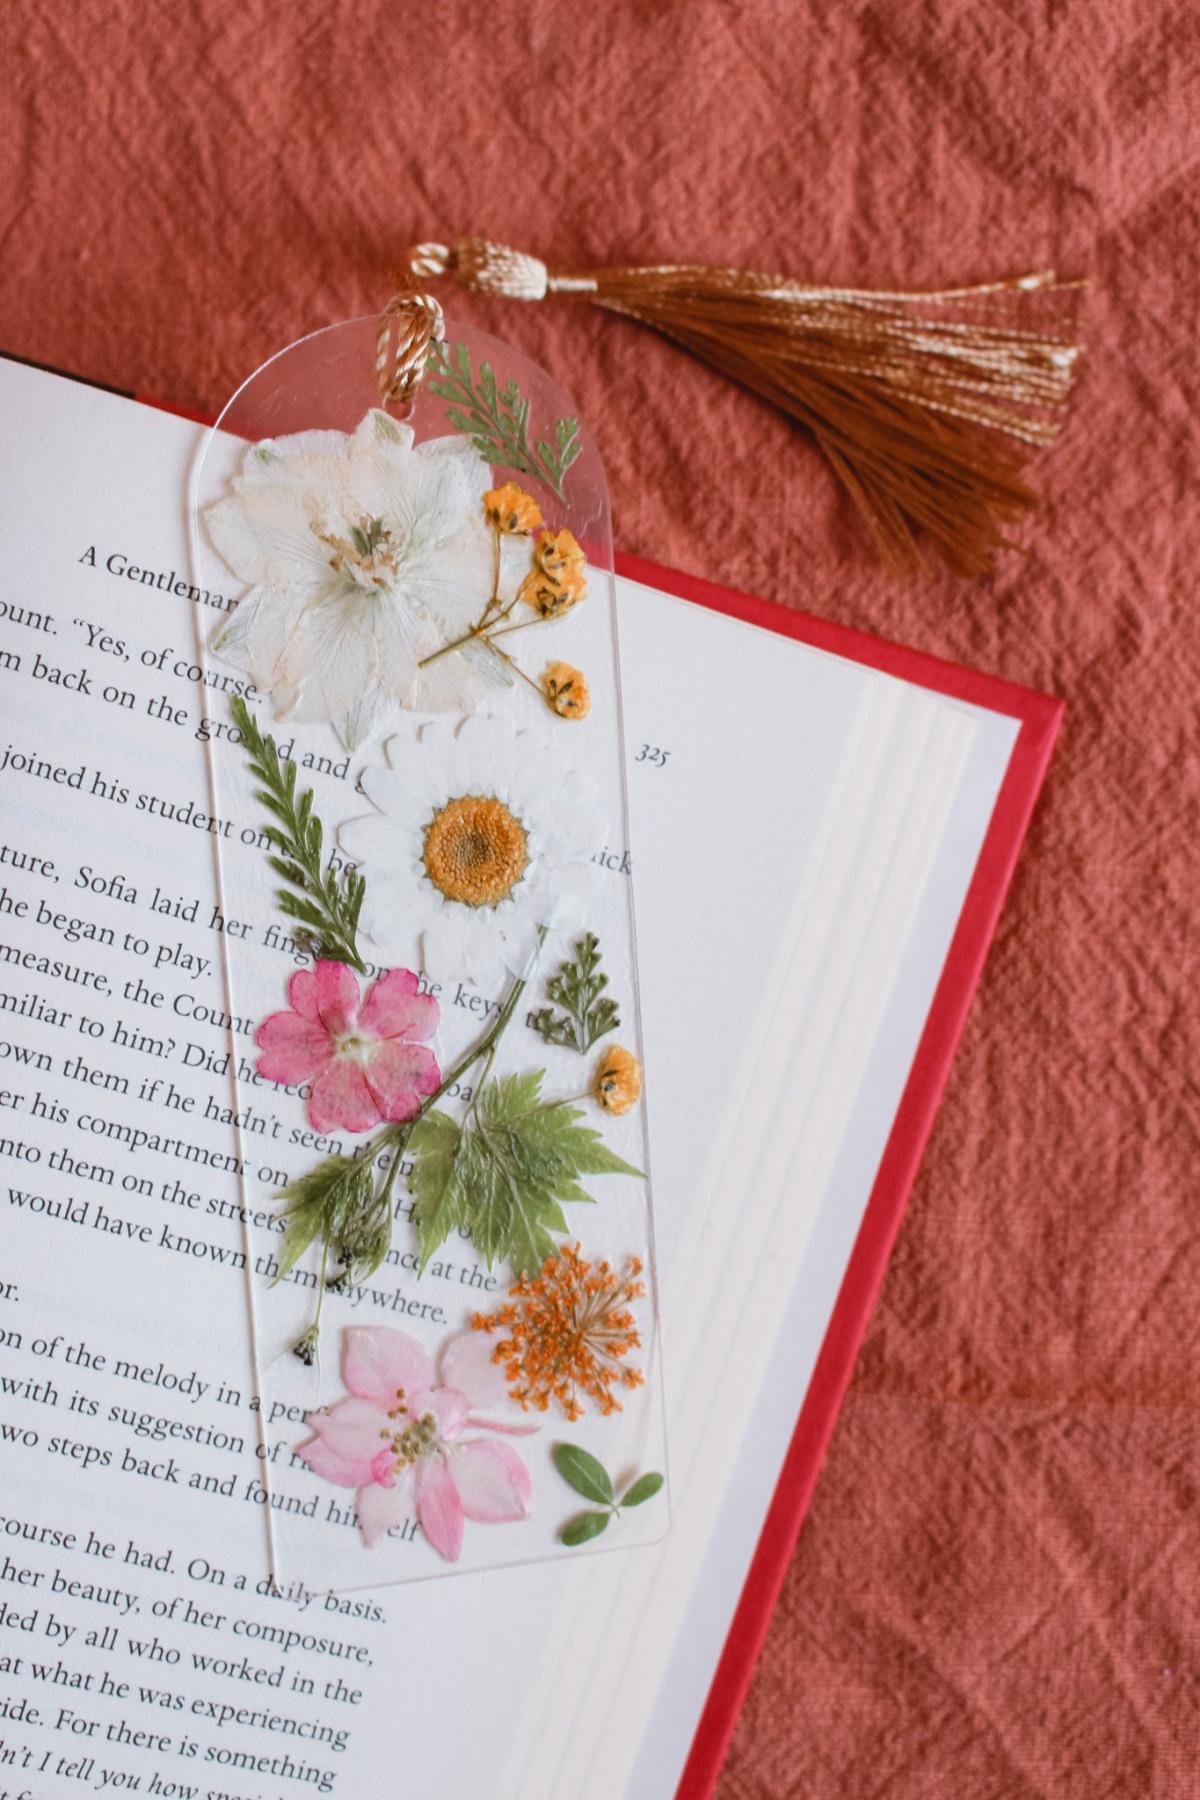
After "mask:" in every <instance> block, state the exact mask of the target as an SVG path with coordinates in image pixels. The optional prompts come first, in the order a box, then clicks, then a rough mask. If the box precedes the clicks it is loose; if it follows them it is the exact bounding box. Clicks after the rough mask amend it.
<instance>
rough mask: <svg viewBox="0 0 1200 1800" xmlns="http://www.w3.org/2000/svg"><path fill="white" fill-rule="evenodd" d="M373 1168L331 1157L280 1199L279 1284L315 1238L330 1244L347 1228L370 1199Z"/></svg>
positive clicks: (290, 1188)
mask: <svg viewBox="0 0 1200 1800" xmlns="http://www.w3.org/2000/svg"><path fill="white" fill-rule="evenodd" d="M371 1191H372V1182H371V1176H370V1169H369V1167H367V1166H365V1165H363V1164H361V1163H358V1162H356V1161H355V1159H354V1158H353V1157H350V1156H330V1157H327V1158H326V1160H325V1161H324V1162H323V1163H318V1164H317V1167H316V1168H315V1169H310V1170H309V1171H308V1173H307V1174H305V1175H301V1176H299V1177H298V1178H297V1179H296V1180H295V1181H293V1182H291V1183H290V1184H289V1185H288V1186H287V1187H285V1188H284V1189H283V1190H282V1191H281V1193H280V1194H279V1196H278V1198H279V1199H280V1200H281V1201H282V1202H283V1214H282V1216H283V1221H284V1230H283V1244H282V1246H281V1250H280V1258H279V1273H278V1274H277V1275H276V1277H275V1280H276V1281H282V1280H283V1278H284V1276H285V1275H287V1274H289V1273H290V1272H291V1270H292V1269H294V1268H295V1266H296V1264H297V1263H298V1262H299V1260H300V1258H301V1257H302V1256H303V1255H304V1252H305V1251H306V1250H307V1249H308V1247H309V1245H310V1244H311V1243H312V1241H313V1239H314V1238H317V1237H320V1238H321V1239H322V1240H323V1241H324V1242H326V1243H330V1242H332V1241H333V1240H334V1239H335V1238H336V1237H338V1236H339V1235H340V1234H341V1233H342V1231H343V1230H344V1228H345V1225H346V1222H347V1220H348V1218H349V1217H350V1215H351V1214H352V1212H353V1210H354V1208H355V1206H356V1204H362V1203H363V1200H364V1198H369V1196H370V1193H371Z"/></svg>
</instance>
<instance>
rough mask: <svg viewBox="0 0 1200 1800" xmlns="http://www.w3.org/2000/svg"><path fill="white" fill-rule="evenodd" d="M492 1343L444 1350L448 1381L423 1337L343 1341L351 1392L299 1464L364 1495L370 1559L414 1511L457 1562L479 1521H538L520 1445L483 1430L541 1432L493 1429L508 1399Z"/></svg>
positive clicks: (316, 1416) (313, 1418) (460, 1341)
mask: <svg viewBox="0 0 1200 1800" xmlns="http://www.w3.org/2000/svg"><path fill="white" fill-rule="evenodd" d="M492 1350H493V1340H492V1339H491V1337H489V1336H486V1335H482V1334H480V1333H479V1332H474V1331H464V1332H462V1333H460V1335H459V1336H458V1337H453V1338H451V1339H450V1342H449V1343H448V1344H447V1345H446V1347H445V1349H444V1350H443V1351H442V1356H441V1369H440V1379H439V1377H438V1376H437V1375H435V1372H434V1366H433V1359H432V1357H430V1355H429V1354H428V1352H427V1351H426V1350H425V1348H424V1347H423V1345H421V1344H419V1343H418V1342H417V1340H416V1338H413V1337H409V1336H408V1334H407V1333H406V1332H403V1331H391V1330H388V1329H387V1327H385V1326H381V1325H352V1326H350V1327H348V1328H347V1330H345V1331H344V1332H343V1333H342V1379H343V1380H344V1381H345V1383H346V1386H347V1387H348V1388H349V1390H350V1393H349V1395H348V1396H347V1398H346V1399H344V1400H339V1401H337V1402H336V1404H335V1405H333V1406H331V1407H329V1408H328V1409H327V1410H326V1411H325V1412H319V1413H310V1414H309V1417H308V1423H309V1424H310V1425H311V1426H312V1428H313V1435H312V1437H310V1438H308V1439H307V1440H306V1442H305V1443H303V1444H300V1445H299V1446H298V1447H297V1452H296V1454H297V1455H298V1456H299V1457H301V1458H302V1460H303V1461H304V1462H306V1463H307V1464H308V1466H309V1468H310V1469H311V1470H312V1471H313V1473H314V1474H316V1475H321V1476H323V1477H324V1479H325V1480H326V1481H333V1482H336V1483H337V1485H338V1486H339V1487H352V1488H357V1489H358V1493H357V1496H356V1498H355V1505H356V1508H357V1512H358V1523H359V1529H360V1530H361V1532H362V1534H363V1538H364V1540H365V1542H366V1544H367V1547H368V1549H369V1548H370V1547H371V1546H372V1545H374V1544H377V1543H378V1542H379V1540H380V1538H381V1537H384V1536H386V1534H387V1532H388V1531H390V1530H391V1528H392V1526H393V1525H401V1524H403V1522H404V1521H405V1519H407V1518H409V1517H410V1516H411V1514H412V1513H413V1512H415V1513H416V1515H417V1518H418V1519H419V1520H420V1522H421V1529H422V1530H423V1531H424V1533H425V1536H426V1537H427V1538H428V1539H429V1542H430V1543H431V1544H432V1545H433V1547H434V1549H435V1550H436V1551H437V1552H438V1554H439V1555H440V1556H444V1557H445V1558H446V1560H447V1562H457V1561H458V1556H459V1552H460V1551H461V1549H462V1541H463V1530H464V1527H465V1523H466V1521H467V1520H468V1519H474V1520H477V1521H479V1522H481V1523H483V1524H487V1525H497V1524H501V1523H503V1522H504V1521H506V1520H514V1519H526V1518H528V1517H529V1507H530V1499H531V1495H532V1492H533V1484H532V1482H531V1481H530V1477H529V1470H528V1469H527V1468H526V1467H525V1464H524V1462H523V1461H522V1460H521V1458H520V1457H519V1456H518V1455H517V1452H516V1451H515V1450H514V1449H513V1447H512V1445H511V1444H502V1443H500V1444H498V1443H494V1442H492V1441H491V1440H489V1439H488V1438H481V1437H472V1436H471V1435H470V1433H471V1432H472V1431H494V1432H504V1433H506V1434H510V1435H513V1436H519V1437H520V1436H525V1435H527V1434H528V1432H529V1431H531V1430H535V1429H536V1427H533V1426H523V1425H510V1424H506V1423H504V1422H502V1421H499V1420H492V1419H482V1418H480V1417H479V1416H478V1414H477V1411H476V1409H477V1408H486V1407H490V1406H495V1405H496V1403H497V1402H498V1401H500V1400H503V1399H504V1398H505V1395H506V1388H505V1381H504V1371H503V1370H502V1369H500V1368H498V1367H497V1366H496V1364H495V1363H494V1362H493V1361H492Z"/></svg>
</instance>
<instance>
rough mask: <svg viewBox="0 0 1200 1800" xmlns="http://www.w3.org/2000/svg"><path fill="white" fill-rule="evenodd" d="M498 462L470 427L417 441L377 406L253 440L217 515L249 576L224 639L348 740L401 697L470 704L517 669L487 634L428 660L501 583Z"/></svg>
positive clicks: (278, 698) (360, 737) (217, 530)
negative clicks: (493, 508)
mask: <svg viewBox="0 0 1200 1800" xmlns="http://www.w3.org/2000/svg"><path fill="white" fill-rule="evenodd" d="M490 480H491V471H490V470H489V468H488V465H487V464H486V463H485V462H484V461H483V460H482V459H481V458H480V457H479V455H478V454H477V453H476V452H475V451H474V450H473V449H472V448H471V446H470V445H469V444H465V443H464V442H463V441H462V440H461V439H460V438H454V437H446V438H434V439H432V440H431V441H429V442H428V443H424V444H419V445H414V443H413V433H412V431H411V429H410V428H409V427H408V426H407V425H401V424H397V422H396V421H395V420H394V419H391V418H389V417H388V415H387V414H386V413H384V412H380V411H373V412H369V413H368V414H367V415H366V417H365V418H364V419H363V420H362V422H361V424H360V425H359V426H358V428H357V429H356V430H355V432H354V433H353V435H349V434H347V433H346V432H341V431H304V432H300V433H298V434H297V435H296V436H294V437H281V438H275V439H267V440H265V441H264V442H263V443H260V444H256V445H255V446H254V447H253V448H252V449H251V450H250V451H249V452H248V453H247V455H246V459H245V462H244V464H243V466H242V472H241V474H240V475H239V476H238V477H237V478H236V479H235V480H234V482H233V492H232V493H231V494H230V495H229V496H228V497H227V498H225V499H222V500H219V501H217V502H216V504H215V505H213V506H211V507H210V508H209V509H208V512H207V513H206V515H205V519H206V523H207V526H208V530H209V534H210V536H211V538H212V541H213V543H214V544H215V545H216V547H217V549H218V550H219V551H220V553H221V555H222V556H223V557H224V558H225V561H226V562H227V563H228V564H229V566H230V568H231V569H232V570H233V571H234V573H235V574H236V575H239V576H240V577H241V578H242V580H243V581H246V582H248V583H250V591H249V593H248V594H246V595H245V597H244V598H243V599H242V601H241V602H240V604H239V605H238V607H237V609H236V611H235V612H234V613H233V615H232V617H231V618H230V619H229V620H228V621H227V622H226V623H224V624H223V625H222V626H221V627H220V629H219V630H218V631H217V633H216V635H215V636H214V638H213V648H214V650H216V651H217V652H218V653H219V654H220V655H222V656H225V657H227V658H229V659H230V660H231V661H233V662H235V663H238V664H239V665H240V666H241V667H243V668H245V669H246V670H247V671H248V673H249V674H250V675H251V677H252V678H253V680H254V683H255V685H256V686H257V687H258V688H259V689H260V690H261V691H262V692H264V693H268V694H270V696H271V699H272V702H273V704H274V708H275V716H276V717H277V718H279V719H295V720H302V721H311V720H318V719H325V720H328V721H329V723H330V724H331V725H333V727H334V729H335V730H336V731H337V733H338V735H339V736H340V737H341V739H342V741H343V743H344V744H345V745H346V746H347V748H348V749H355V748H357V746H358V745H359V744H361V743H363V742H364V741H365V739H366V738H367V737H368V736H369V735H370V734H371V732H372V731H373V730H374V729H375V728H376V727H377V726H378V725H379V724H380V723H381V722H382V720H383V719H384V717H385V716H386V715H387V714H388V713H389V712H390V711H391V710H392V709H393V708H394V707H395V706H397V705H400V704H409V705H417V706H419V707H420V708H421V709H422V710H423V711H427V712H429V711H438V710H441V709H442V708H443V707H445V708H453V709H455V710H458V711H462V710H464V709H466V708H468V707H470V706H473V705H474V704H475V703H476V702H477V701H478V700H479V698H480V697H481V695H482V694H483V693H484V692H485V691H486V690H487V688H488V687H489V686H495V685H496V684H497V683H498V682H500V683H504V682H507V680H508V679H509V677H508V675H507V672H506V671H505V669H504V665H503V664H502V663H501V662H500V660H499V659H498V658H496V657H495V656H493V655H492V654H491V653H489V652H487V651H484V650H482V649H481V648H480V646H478V645H476V644H471V645H468V646H467V647H466V650H465V652H464V651H455V652H454V653H452V654H451V655H448V656H442V657H439V658H438V659H437V660H436V661H434V662H431V663H430V664H429V667H428V669H427V670H421V669H420V668H419V664H420V661H421V658H422V657H423V656H427V655H429V654H431V653H432V652H433V651H435V650H438V649H440V648H441V647H442V646H443V645H445V644H447V643H450V642H452V641H453V640H454V639H455V638H456V637H458V636H460V635H461V634H462V633H463V632H465V631H467V630H468V629H469V627H470V625H471V624H472V622H473V621H474V620H475V618H476V617H477V616H478V614H479V612H480V609H481V607H482V606H483V604H484V603H485V602H486V600H487V597H488V595H489V594H490V592H491V582H492V578H493V571H492V534H491V533H490V532H489V531H488V529H487V527H486V525H485V523H484V519H483V512H482V507H481V504H480V502H481V497H482V494H483V492H484V490H485V489H486V488H487V487H488V485H489V483H490Z"/></svg>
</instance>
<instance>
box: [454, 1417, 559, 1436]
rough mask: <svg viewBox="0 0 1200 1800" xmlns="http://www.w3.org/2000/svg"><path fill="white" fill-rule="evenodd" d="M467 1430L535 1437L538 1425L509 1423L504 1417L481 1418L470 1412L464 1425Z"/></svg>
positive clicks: (539, 1428) (538, 1429)
mask: <svg viewBox="0 0 1200 1800" xmlns="http://www.w3.org/2000/svg"><path fill="white" fill-rule="evenodd" d="M464 1429H465V1430H467V1431H498V1432H499V1433H500V1435H501V1436H502V1437H536V1436H537V1434H538V1432H539V1431H540V1430H541V1426H540V1425H510V1424H508V1423H507V1421H506V1420H504V1419H482V1418H479V1417H478V1416H477V1415H476V1414H475V1413H472V1414H471V1416H470V1418H469V1419H468V1420H467V1422H466V1425H465V1427H464Z"/></svg>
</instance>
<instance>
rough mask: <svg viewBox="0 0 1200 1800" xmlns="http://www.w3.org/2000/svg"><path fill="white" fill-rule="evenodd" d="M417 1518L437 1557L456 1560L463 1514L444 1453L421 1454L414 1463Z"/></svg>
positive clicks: (461, 1535)
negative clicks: (423, 1455) (416, 1462)
mask: <svg viewBox="0 0 1200 1800" xmlns="http://www.w3.org/2000/svg"><path fill="white" fill-rule="evenodd" d="M415 1486H416V1497H417V1517H418V1518H419V1519H420V1521H421V1529H422V1531H423V1532H424V1533H425V1536H426V1537H427V1538H428V1539H429V1542H430V1543H431V1544H432V1545H433V1547H434V1549H435V1550H436V1551H437V1553H438V1555H439V1556H444V1557H445V1559H446V1561H447V1562H457V1561H458V1555H459V1551H460V1550H461V1549H462V1541H463V1521H464V1513H463V1506H462V1501H461V1500H460V1499H459V1497H458V1489H457V1488H456V1487H455V1485H454V1477H453V1476H452V1475H451V1473H450V1470H449V1468H448V1466H447V1464H446V1459H445V1457H444V1456H425V1457H422V1458H421V1461H420V1462H419V1463H418V1464H417V1479H416V1484H415Z"/></svg>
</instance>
